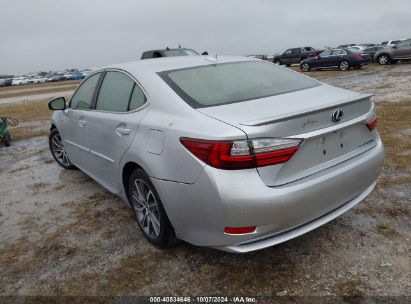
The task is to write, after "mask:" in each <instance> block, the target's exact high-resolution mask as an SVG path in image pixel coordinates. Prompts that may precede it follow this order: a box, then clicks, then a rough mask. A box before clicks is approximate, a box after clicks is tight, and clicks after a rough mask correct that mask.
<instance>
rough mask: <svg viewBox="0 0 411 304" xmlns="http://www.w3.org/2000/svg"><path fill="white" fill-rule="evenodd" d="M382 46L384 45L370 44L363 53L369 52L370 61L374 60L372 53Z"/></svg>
mask: <svg viewBox="0 0 411 304" xmlns="http://www.w3.org/2000/svg"><path fill="white" fill-rule="evenodd" d="M383 48H384V46H382V45H376V46H371V47H369V48H366V49H365V50H364V51H363V53H366V54H369V55H370V57H371V61H375V60H374V55H375V53H376V52H377V51H379V50H382V49H383Z"/></svg>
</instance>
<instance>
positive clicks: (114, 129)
mask: <svg viewBox="0 0 411 304" xmlns="http://www.w3.org/2000/svg"><path fill="white" fill-rule="evenodd" d="M147 105H148V103H147V98H146V94H145V93H144V91H143V89H142V88H141V87H140V85H139V84H138V83H137V82H136V81H134V80H133V78H132V77H131V76H130V75H129V74H127V73H125V72H123V71H119V70H107V71H106V73H105V75H104V76H103V79H102V81H101V86H100V89H99V92H98V94H97V97H96V101H95V105H94V107H93V110H92V111H90V112H89V113H87V131H86V132H87V138H88V142H89V145H90V157H91V170H90V172H91V173H92V175H93V176H94V177H95V178H96V179H97V180H98V181H99V182H100V183H102V184H103V185H105V186H106V187H108V188H109V189H111V190H112V191H114V192H116V191H120V189H121V187H120V185H121V184H120V182H121V181H119V178H118V177H119V175H118V170H119V163H120V160H121V157H122V156H123V155H124V153H125V152H126V150H127V148H128V147H129V146H130V144H131V142H132V140H133V138H134V135H135V134H136V131H137V127H138V124H139V122H140V120H141V119H142V118H143V116H144V115H145V114H146V113H147V111H148V106H147Z"/></svg>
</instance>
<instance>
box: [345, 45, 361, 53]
mask: <svg viewBox="0 0 411 304" xmlns="http://www.w3.org/2000/svg"><path fill="white" fill-rule="evenodd" d="M347 49H349V50H352V51H354V52H360V53H362V52H363V51H364V50H365V49H366V47H365V46H362V45H353V46H349V47H347Z"/></svg>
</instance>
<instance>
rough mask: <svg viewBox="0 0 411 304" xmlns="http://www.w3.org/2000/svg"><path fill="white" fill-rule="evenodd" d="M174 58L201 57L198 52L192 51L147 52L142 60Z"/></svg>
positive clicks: (167, 49) (180, 49)
mask: <svg viewBox="0 0 411 304" xmlns="http://www.w3.org/2000/svg"><path fill="white" fill-rule="evenodd" d="M174 56H199V55H198V53H197V52H196V51H193V50H191V49H182V48H179V49H169V48H166V49H164V50H152V51H146V52H144V53H143V54H142V55H141V59H151V58H160V57H174Z"/></svg>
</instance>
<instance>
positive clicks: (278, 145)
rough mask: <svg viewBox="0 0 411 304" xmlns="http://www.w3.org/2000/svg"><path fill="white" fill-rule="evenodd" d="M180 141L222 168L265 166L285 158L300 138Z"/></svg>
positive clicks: (188, 139) (203, 159) (198, 156)
mask: <svg viewBox="0 0 411 304" xmlns="http://www.w3.org/2000/svg"><path fill="white" fill-rule="evenodd" d="M180 141H181V143H182V144H183V145H184V147H186V148H187V149H188V150H189V151H190V152H191V153H192V154H194V155H195V156H196V157H197V158H199V159H200V160H202V161H203V162H205V163H206V164H208V165H210V166H212V167H215V168H219V169H225V170H236V169H249V168H256V167H265V166H271V165H276V164H280V163H284V162H286V161H288V160H289V159H290V158H291V157H292V156H293V155H294V153H295V152H297V150H298V149H299V147H300V145H301V143H302V142H303V141H302V140H301V139H293V138H258V139H253V140H249V141H248V140H235V141H216V140H204V139H194V138H181V139H180Z"/></svg>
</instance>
